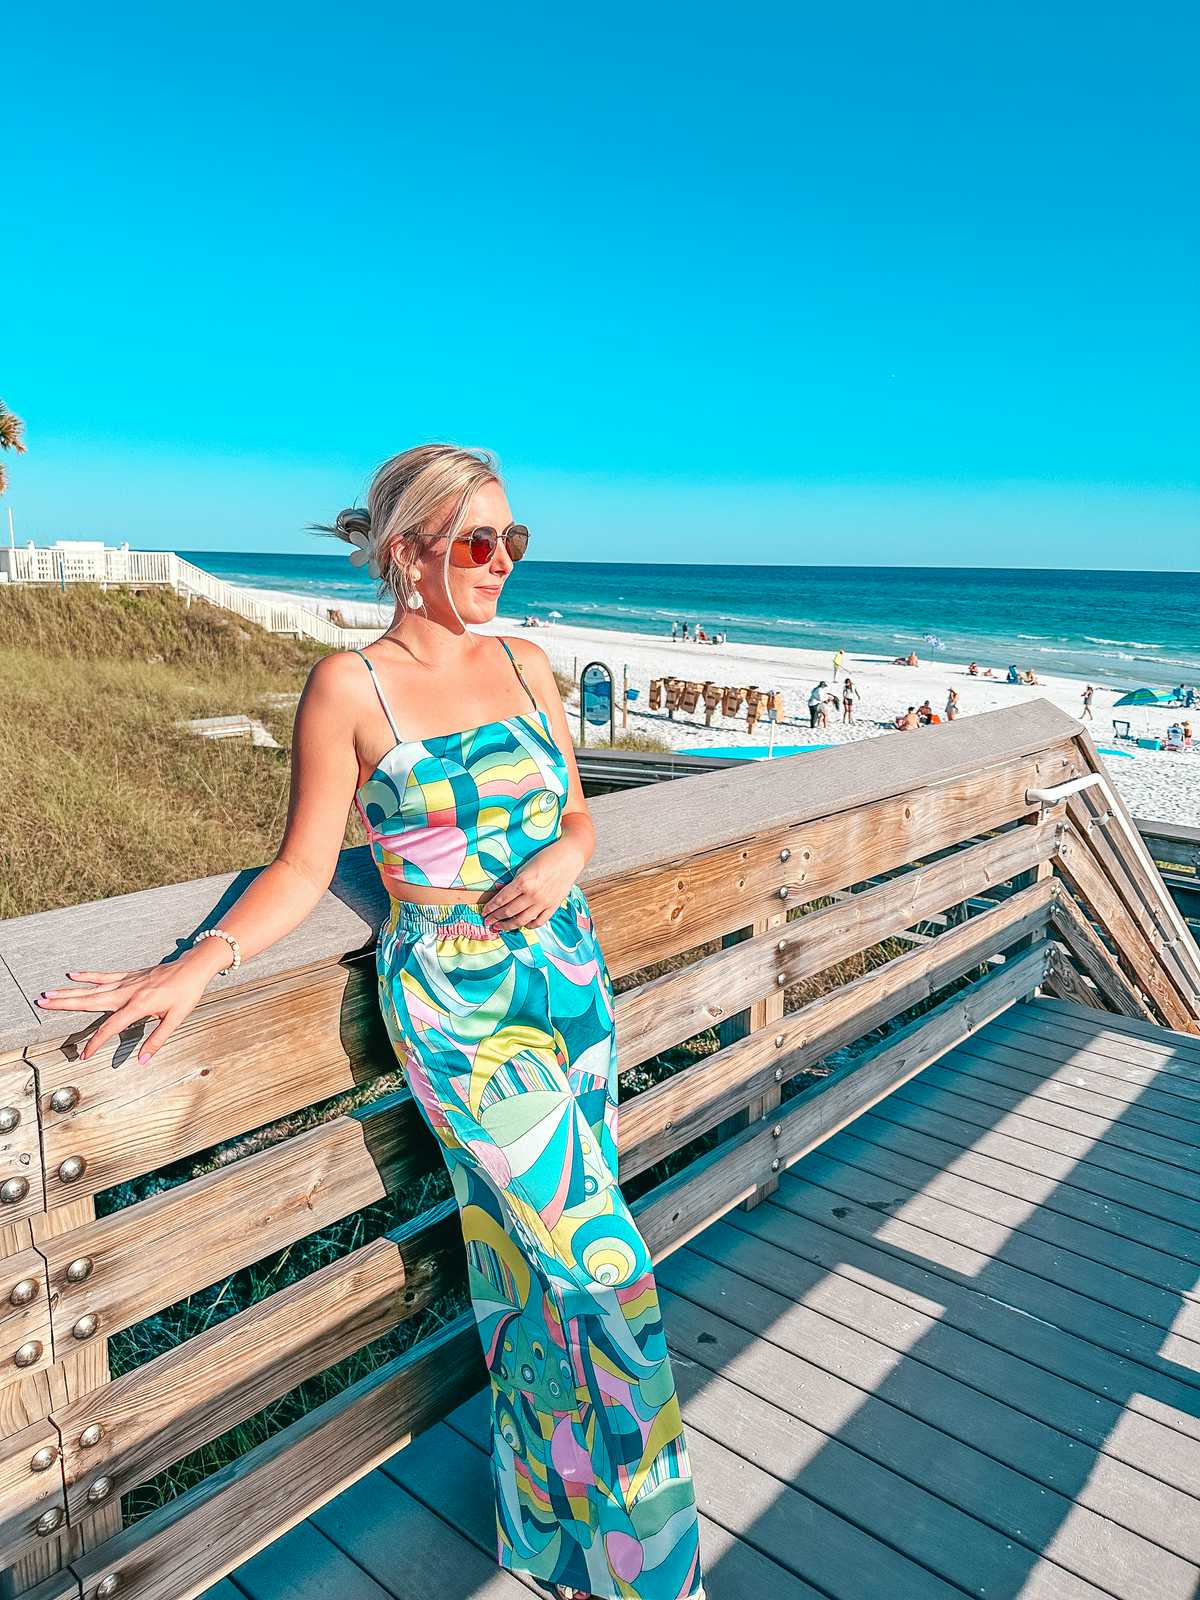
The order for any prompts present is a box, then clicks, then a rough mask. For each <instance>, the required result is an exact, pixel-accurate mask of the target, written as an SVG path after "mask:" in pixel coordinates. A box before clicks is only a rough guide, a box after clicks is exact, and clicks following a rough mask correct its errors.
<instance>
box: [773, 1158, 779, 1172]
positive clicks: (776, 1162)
mask: <svg viewBox="0 0 1200 1600" xmlns="http://www.w3.org/2000/svg"><path fill="white" fill-rule="evenodd" d="M771 1171H772V1172H778V1171H779V1157H778V1156H776V1157H775V1159H774V1161H772V1162H771Z"/></svg>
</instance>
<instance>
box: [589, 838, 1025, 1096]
mask: <svg viewBox="0 0 1200 1600" xmlns="http://www.w3.org/2000/svg"><path fill="white" fill-rule="evenodd" d="M1055 848H1056V840H1055V835H1054V830H1053V829H1052V828H1015V829H1012V830H1011V831H1010V832H1008V833H1003V834H1001V835H999V837H997V838H995V839H988V840H985V841H984V842H983V843H982V844H977V845H971V846H970V847H969V848H967V849H965V850H962V851H956V852H955V853H954V854H953V855H949V856H946V857H945V858H944V859H942V860H940V861H936V862H934V863H932V864H931V865H929V866H924V867H921V868H920V869H918V870H917V871H913V872H907V873H905V874H903V875H902V876H901V877H898V878H894V879H889V880H888V881H887V882H884V883H882V884H878V885H876V886H875V887H874V888H871V889H865V890H862V891H861V892H859V893H857V894H853V895H847V896H846V897H845V898H844V899H842V900H839V901H837V902H835V903H834V904H833V905H829V906H822V907H820V908H819V909H817V910H815V911H810V912H807V913H806V914H805V915H804V916H803V917H799V918H793V919H792V920H791V921H787V920H786V914H784V915H785V920H784V921H783V926H782V932H775V931H772V934H771V936H770V937H763V934H762V933H760V935H759V937H757V938H746V939H739V940H737V941H736V942H731V943H730V944H729V945H728V946H727V948H725V949H723V950H718V951H714V952H713V953H712V954H711V955H709V956H705V957H702V958H701V959H700V960H698V961H694V962H692V963H690V964H689V965H688V966H686V967H682V968H680V969H679V970H678V971H675V972H667V973H664V974H663V975H662V976H661V977H658V978H653V979H651V980H650V981H649V982H648V983H643V984H641V985H639V986H638V988H636V989H633V990H630V991H628V992H627V993H625V994H623V995H620V996H618V999H617V1044H618V1053H619V1057H620V1061H621V1071H622V1072H626V1071H632V1070H633V1069H634V1068H635V1067H636V1066H638V1065H640V1064H641V1063H642V1062H643V1061H647V1060H649V1059H650V1057H651V1056H654V1055H657V1054H658V1053H659V1052H660V1051H662V1050H667V1049H669V1048H670V1047H671V1046H672V1045H674V1044H678V1043H679V1042H680V1041H681V1040H683V1039H689V1038H691V1037H692V1036H693V1035H694V1034H697V1033H700V1032H701V1031H702V1030H704V1029H705V1028H711V1027H714V1026H719V1025H722V1024H724V1023H725V1022H726V1021H727V1019H728V1018H729V1017H731V1016H733V1015H736V1014H738V1013H740V1012H741V1011H742V1010H744V1009H745V1008H747V1007H749V1006H751V1005H753V1004H754V1003H755V1002H758V1001H761V1000H763V998H764V997H773V996H775V995H776V994H777V993H778V992H779V991H780V990H781V989H782V988H784V987H786V986H787V985H788V984H794V983H800V982H803V980H804V979H806V978H811V977H814V976H815V975H816V974H817V973H818V972H823V971H824V970H826V968H828V967H831V966H835V965H836V964H837V963H838V962H840V961H844V960H845V959H846V958H847V957H848V956H852V955H857V954H858V953H859V952H860V951H861V950H865V949H868V948H869V947H870V946H871V945H874V944H878V943H879V942H880V941H881V940H883V939H886V938H889V937H891V936H893V935H895V934H897V933H900V932H902V931H903V930H904V929H906V928H911V927H913V926H914V924H916V923H917V922H921V921H924V920H925V919H926V918H928V917H930V916H932V915H933V914H934V913H935V912H938V911H944V910H945V909H946V908H947V907H948V906H954V905H958V904H960V903H961V902H962V901H964V900H968V899H970V898H971V897H972V896H974V895H978V894H982V893H983V892H984V891H985V890H987V889H992V888H996V887H998V886H999V885H1001V884H1003V883H1005V882H1007V881H1008V880H1010V879H1011V878H1013V877H1015V876H1016V875H1017V874H1018V873H1021V872H1025V871H1027V870H1028V869H1029V868H1031V867H1035V866H1037V865H1038V863H1039V862H1041V861H1046V860H1049V859H1050V858H1051V856H1052V855H1053V853H1054V850H1055ZM855 870H857V864H856V866H855ZM777 924H778V915H777V917H776V919H774V920H773V921H772V923H771V927H772V930H774V929H775V928H776V926H777ZM764 932H765V930H764ZM781 978H782V980H783V982H782V984H781V983H780V979H781ZM757 1026H758V1025H757V1024H756V1025H755V1027H752V1028H751V1030H750V1031H751V1032H753V1031H756V1028H757ZM730 1042H732V1036H731V1039H730Z"/></svg>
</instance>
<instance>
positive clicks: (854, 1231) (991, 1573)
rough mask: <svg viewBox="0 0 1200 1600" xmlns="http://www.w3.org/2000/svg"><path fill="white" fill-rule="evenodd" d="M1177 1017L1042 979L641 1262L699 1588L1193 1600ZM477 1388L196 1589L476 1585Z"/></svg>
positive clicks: (1199, 1422) (495, 1585)
mask: <svg viewBox="0 0 1200 1600" xmlns="http://www.w3.org/2000/svg"><path fill="white" fill-rule="evenodd" d="M1198 1154H1200V1039H1195V1038H1189V1037H1187V1036H1184V1035H1181V1034H1176V1033H1171V1032H1168V1031H1166V1030H1164V1029H1159V1028H1155V1027H1153V1026H1152V1025H1150V1024H1148V1023H1142V1022H1138V1021H1130V1020H1128V1019H1126V1018H1122V1017H1116V1016H1112V1015H1109V1014H1107V1013H1101V1012H1098V1011H1095V1010H1090V1009H1086V1008H1083V1007H1080V1006H1076V1005H1070V1004H1066V1003H1064V1002H1061V1001H1057V1000H1049V999H1038V1000H1034V1001H1030V1002H1027V1003H1024V1004H1021V1005H1018V1006H1015V1007H1013V1008H1012V1009H1010V1010H1009V1011H1007V1012H1006V1013H1004V1015H1003V1016H1001V1017H1000V1018H998V1019H997V1020H996V1021H995V1022H993V1023H991V1024H989V1025H988V1026H987V1027H986V1028H984V1029H982V1030H981V1031H980V1032H979V1033H978V1034H976V1035H975V1036H974V1037H973V1038H971V1039H970V1040H969V1041H968V1042H967V1043H965V1044H963V1045H962V1046H960V1047H959V1048H957V1049H955V1050H954V1051H953V1052H952V1053H951V1054H949V1055H947V1056H944V1057H943V1058H942V1059H941V1060H940V1061H939V1062H938V1063H937V1064H936V1065H935V1066H932V1067H930V1068H928V1069H926V1070H925V1071H924V1072H923V1073H921V1074H920V1075H919V1076H918V1077H917V1078H915V1079H913V1080H911V1081H910V1082H909V1083H908V1084H907V1085H906V1086H904V1087H902V1088H900V1089H898V1090H896V1091H895V1092H894V1093H892V1094H891V1095H889V1096H888V1097H887V1098H886V1099H885V1100H883V1101H882V1102H880V1103H879V1104H877V1105H876V1106H875V1107H874V1108H873V1109H872V1110H871V1111H869V1112H867V1113H866V1114H864V1115H862V1116H860V1117H858V1118H857V1119H856V1120H855V1121H854V1122H853V1123H852V1124H851V1125H850V1126H849V1127H847V1128H846V1129H844V1130H843V1131H842V1132H841V1133H839V1134H837V1135H835V1136H834V1137H833V1138H831V1139H830V1140H828V1141H827V1142H826V1143H825V1144H823V1145H821V1146H820V1147H819V1148H818V1149H817V1150H815V1151H813V1152H812V1153H811V1154H809V1155H807V1156H805V1157H804V1158H803V1159H802V1160H801V1161H799V1162H798V1163H797V1164H796V1165H795V1166H793V1167H792V1168H791V1169H790V1170H789V1171H787V1172H786V1173H784V1174H783V1175H782V1176H781V1179H780V1184H779V1189H778V1192H777V1193H776V1194H775V1195H773V1196H772V1197H771V1198H770V1199H768V1200H767V1201H766V1202H765V1203H763V1204H761V1205H760V1206H758V1207H757V1208H756V1209H754V1210H753V1211H750V1212H741V1211H735V1212H733V1213H731V1214H730V1215H728V1216H727V1217H726V1218H724V1219H723V1220H722V1221H720V1222H718V1223H716V1224H714V1225H713V1226H711V1227H710V1228H708V1229H707V1230H705V1231H704V1232H703V1233H702V1234H700V1235H699V1236H697V1237H696V1238H694V1239H693V1240H692V1241H691V1242H690V1243H689V1244H687V1245H685V1246H683V1247H682V1248H680V1249H677V1250H676V1251H675V1252H674V1253H673V1254H671V1255H670V1256H668V1257H666V1258H665V1259H663V1260H662V1261H660V1263H659V1264H658V1267H657V1269H656V1270H657V1275H658V1280H659V1285H660V1288H661V1291H662V1298H663V1304H664V1310H665V1315H666V1322H667V1330H668V1336H669V1338H670V1341H671V1345H672V1347H673V1350H674V1353H675V1354H674V1363H675V1369H676V1377H677V1380H678V1384H679V1390H680V1396H681V1400H682V1403H683V1410H684V1416H685V1419H686V1422H687V1427H688V1440H689V1446H690V1449H691V1454H692V1460H693V1466H694V1469H695V1476H696V1486H697V1493H698V1497H699V1501H700V1505H701V1510H702V1513H703V1520H702V1525H701V1545H702V1550H703V1552H704V1557H705V1563H706V1568H707V1586H708V1594H709V1596H710V1600H819V1597H832V1600H937V1597H941V1596H957V1595H963V1594H968V1595H978V1596H984V1597H987V1600H1000V1597H1004V1596H1013V1595H1022V1596H1025V1595H1030V1596H1039V1597H1045V1600H1085V1597H1101V1596H1118V1597H1130V1600H1135V1597H1136V1600H1151V1597H1153V1600H1191V1597H1192V1596H1194V1595H1195V1593H1196V1591H1197V1580H1198V1578H1200V1292H1198V1280H1200V1206H1198V1205H1197V1201H1198V1200H1200V1161H1198V1160H1197V1157H1198ZM486 1445H487V1419H486V1409H485V1403H484V1396H483V1395H482V1394H480V1395H477V1396H476V1397H475V1398H474V1399H473V1400H471V1401H470V1402H468V1404H466V1405H465V1406H463V1407H461V1408H460V1409H459V1410H458V1411H456V1412H455V1413H453V1414H452V1415H451V1417H450V1418H449V1419H448V1420H447V1421H445V1422H442V1423H439V1424H438V1425H436V1426H435V1427H433V1428H432V1429H430V1430H428V1431H427V1432H426V1433H424V1434H423V1435H422V1436H421V1437H420V1438H418V1439H417V1440H416V1441H415V1442H414V1443H413V1444H411V1445H410V1446H408V1447H407V1448H405V1449H403V1450H401V1451H399V1452H397V1453H396V1454H395V1455H394V1456H393V1457H391V1459H390V1460H388V1461H387V1462H386V1463H385V1464H384V1465H383V1466H382V1467H380V1468H379V1469H377V1470H376V1471H374V1472H372V1473H370V1474H369V1475H367V1476H366V1477H364V1478H362V1479H361V1480H360V1481H359V1482H358V1483H357V1484H355V1485H354V1486H353V1487H352V1488H350V1489H348V1490H346V1491H345V1492H344V1493H343V1494H341V1495H340V1496H338V1497H337V1498H336V1499H335V1500H332V1501H331V1502H330V1503H329V1504H327V1505H326V1506H325V1507H324V1508H323V1509H322V1510H320V1511H319V1512H317V1513H315V1514H314V1515H312V1516H311V1517H309V1518H308V1519H307V1521H305V1522H303V1523H301V1524H299V1525H298V1526H297V1527H295V1528H294V1529H292V1530H291V1531H290V1532H289V1533H287V1534H285V1535H284V1536H283V1537H281V1538H280V1539H278V1540H276V1541H275V1543H273V1544H272V1545H270V1546H268V1547H267V1548H266V1549H264V1550H262V1551H261V1552H260V1553H259V1554H258V1555H256V1556H255V1557H253V1558H252V1559H250V1560H248V1561H246V1562H245V1563H243V1565H242V1566H240V1567H239V1568H237V1569H236V1571H235V1572H234V1573H232V1574H231V1576H230V1577H229V1578H227V1579H225V1580H224V1581H223V1582H222V1583H220V1584H218V1585H217V1586H215V1587H214V1588H212V1589H210V1590H209V1591H208V1592H207V1594H208V1600H246V1597H248V1600H327V1597H330V1596H337V1597H338V1600H410V1597H412V1600H433V1597H435V1596H436V1597H438V1600H456V1597H458V1596H463V1597H467V1596H476V1595H478V1596H481V1597H487V1600H493V1597H495V1600H504V1597H511V1600H517V1597H519V1596H521V1595H525V1594H527V1593H528V1592H529V1590H530V1589H532V1590H533V1592H534V1593H537V1594H543V1593H544V1592H545V1591H543V1590H541V1589H540V1588H538V1587H537V1586H536V1585H532V1584H530V1585H528V1586H526V1585H525V1584H524V1583H522V1582H521V1581H519V1580H518V1579H516V1578H514V1577H513V1576H511V1575H509V1574H505V1573H502V1572H501V1571H500V1570H499V1569H498V1568H497V1566H496V1565H495V1562H494V1559H493V1554H492V1552H493V1539H494V1534H493V1520H492V1518H493V1513H492V1503H491V1490H490V1483H489V1478H488V1462H487V1455H486Z"/></svg>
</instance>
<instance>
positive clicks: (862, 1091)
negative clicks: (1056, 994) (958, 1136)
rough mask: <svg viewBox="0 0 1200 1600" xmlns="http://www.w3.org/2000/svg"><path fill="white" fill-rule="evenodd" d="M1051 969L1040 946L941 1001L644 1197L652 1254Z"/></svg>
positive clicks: (641, 1211)
mask: <svg viewBox="0 0 1200 1600" xmlns="http://www.w3.org/2000/svg"><path fill="white" fill-rule="evenodd" d="M1038 887H1040V886H1038ZM1026 892H1027V893H1034V892H1037V891H1036V889H1035V890H1031V891H1026ZM1044 970H1045V959H1044V952H1043V951H1042V950H1040V949H1034V950H1030V951H1028V952H1027V953H1026V954H1025V955H1024V956H1022V957H1020V958H1018V959H1017V960H1014V961H1010V962H1006V963H1005V964H1004V966H1003V967H1002V968H1001V969H1000V971H998V972H993V973H992V974H990V976H989V977H987V978H985V979H984V980H982V981H981V982H980V983H977V984H975V985H973V986H972V988H971V989H970V990H969V991H968V992H967V993H966V994H965V995H963V996H961V997H957V998H955V999H954V1000H951V1001H948V1002H946V1003H944V1004H943V1005H941V1006H938V1007H937V1008H935V1009H934V1010H933V1011H931V1012H929V1013H928V1015H927V1016H925V1017H922V1018H921V1019H920V1021H919V1022H917V1023H914V1024H913V1025H911V1026H910V1027H907V1028H903V1029H901V1030H900V1031H899V1032H898V1033H897V1034H896V1035H895V1036H894V1037H893V1038H891V1039H887V1040H885V1041H884V1043H883V1044H882V1045H880V1046H879V1047H878V1048H877V1049H875V1050H873V1051H871V1052H869V1053H868V1054H866V1055H865V1056H863V1057H862V1058H860V1059H859V1060H857V1061H855V1062H852V1063H851V1064H850V1065H849V1066H848V1067H846V1068H844V1069H839V1070H838V1071H837V1072H834V1073H831V1074H830V1076H829V1077H828V1078H825V1079H823V1080H822V1081H821V1083H820V1084H818V1085H815V1086H814V1087H813V1088H812V1089H810V1090H809V1091H808V1092H807V1093H806V1094H805V1095H803V1096H801V1097H799V1099H798V1100H797V1102H796V1104H795V1105H794V1106H790V1107H788V1108H787V1109H786V1110H784V1111H783V1112H782V1113H781V1114H780V1116H779V1117H778V1118H777V1119H776V1120H775V1121H774V1122H773V1123H771V1122H770V1120H769V1119H764V1121H763V1123H762V1124H760V1125H759V1126H757V1127H751V1128H748V1129H747V1130H746V1132H745V1133H744V1134H741V1135H739V1136H738V1137H737V1138H735V1139H732V1140H730V1141H728V1143H727V1145H720V1146H718V1147H717V1148H716V1149H715V1150H712V1151H710V1152H708V1153H707V1154H706V1155H705V1156H703V1157H701V1158H700V1159H699V1160H697V1161H694V1162H692V1163H691V1164H690V1165H689V1166H688V1167H687V1168H686V1169H685V1170H684V1172H683V1173H682V1174H680V1175H679V1176H678V1177H675V1178H673V1179H669V1180H668V1181H667V1182H666V1183H663V1184H660V1185H659V1186H658V1187H657V1188H656V1189H654V1190H652V1191H651V1192H650V1194H648V1195H645V1196H643V1197H642V1198H641V1200H640V1201H638V1202H637V1203H635V1205H634V1207H633V1210H634V1213H635V1215H636V1216H637V1219H638V1224H639V1227H640V1228H641V1229H642V1232H643V1235H644V1237H645V1238H646V1241H647V1243H648V1244H649V1245H650V1248H651V1251H652V1252H658V1251H662V1252H664V1253H665V1252H666V1251H668V1250H671V1249H675V1248H677V1247H678V1246H679V1245H680V1244H684V1243H686V1241H687V1240H688V1239H689V1238H690V1237H691V1235H692V1234H693V1233H695V1232H697V1231H698V1230H699V1229H700V1228H702V1227H704V1226H705V1224H706V1223H708V1222H710V1221H712V1220H713V1219H714V1218H715V1217H718V1216H720V1215H721V1214H722V1213H723V1212H725V1211H727V1210H728V1209H729V1207H730V1206H732V1205H734V1204H735V1203H736V1202H737V1201H738V1200H741V1199H744V1198H745V1197H746V1196H747V1195H748V1194H750V1193H752V1192H753V1189H754V1187H755V1185H756V1183H757V1182H758V1180H759V1178H760V1177H762V1176H763V1175H764V1174H765V1173H767V1172H778V1171H781V1170H782V1169H784V1168H785V1167H787V1166H789V1165H790V1164H791V1163H792V1162H795V1161H798V1160H799V1159H800V1157H801V1156H802V1155H804V1154H805V1153H806V1152H809V1151H812V1150H813V1149H814V1148H815V1146H816V1145H818V1144H820V1143H821V1142H822V1140H824V1139H827V1138H829V1136H830V1135H831V1134H832V1133H835V1132H836V1131H837V1129H838V1128H840V1127H843V1126H844V1125H845V1124H846V1123H847V1122H849V1121H850V1120H851V1118H852V1117H854V1116H855V1115H856V1114H857V1113H858V1112H859V1111H863V1110H865V1109H866V1108H867V1106H869V1105H873V1104H874V1103H875V1101H876V1100H878V1099H880V1098H881V1097H882V1096H883V1095H885V1094H887V1093H889V1092H890V1091H891V1090H892V1089H894V1088H895V1087H896V1085H897V1084H899V1083H903V1082H904V1081H905V1079H907V1078H911V1077H912V1076H914V1074H916V1073H918V1072H920V1071H922V1070H923V1069H924V1068H926V1067H928V1066H929V1064H930V1063H931V1062H933V1061H936V1060H937V1058H938V1057H939V1056H941V1055H943V1054H945V1052H946V1051H947V1050H950V1049H952V1048H953V1046H954V1045H955V1044H957V1043H958V1042H959V1041H960V1040H961V1039H963V1038H965V1037H966V1036H967V1035H968V1034H969V1033H972V1032H973V1031H974V1030H975V1029H976V1028H978V1027H982V1026H983V1024H984V1023H985V1022H988V1021H990V1020H991V1018H992V1017H993V1016H996V1015H997V1014H998V1013H999V1012H1000V1011H1003V1010H1004V1009H1005V1008H1006V1007H1008V1006H1010V1005H1012V1004H1013V1003H1014V1001H1015V1000H1017V999H1018V998H1020V997H1022V996H1023V995H1026V994H1028V993H1030V992H1031V991H1032V990H1033V988H1034V987H1035V986H1036V985H1037V983H1038V981H1039V979H1040V978H1041V976H1042V973H1043V972H1044Z"/></svg>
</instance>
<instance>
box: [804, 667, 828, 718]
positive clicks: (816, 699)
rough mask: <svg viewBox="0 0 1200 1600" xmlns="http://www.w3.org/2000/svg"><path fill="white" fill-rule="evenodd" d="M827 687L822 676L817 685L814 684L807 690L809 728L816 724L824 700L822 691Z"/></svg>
mask: <svg viewBox="0 0 1200 1600" xmlns="http://www.w3.org/2000/svg"><path fill="white" fill-rule="evenodd" d="M828 687H829V685H828V684H827V683H826V682H825V679H824V678H822V679H821V681H820V683H818V684H817V685H815V687H814V688H812V689H810V690H809V693H808V725H809V727H810V728H815V727H816V725H817V720H818V718H819V717H820V715H821V707H822V705H823V704H824V700H825V695H824V691H825V690H826V689H827V688H828Z"/></svg>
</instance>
